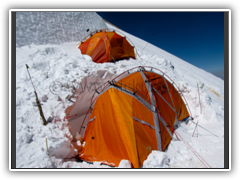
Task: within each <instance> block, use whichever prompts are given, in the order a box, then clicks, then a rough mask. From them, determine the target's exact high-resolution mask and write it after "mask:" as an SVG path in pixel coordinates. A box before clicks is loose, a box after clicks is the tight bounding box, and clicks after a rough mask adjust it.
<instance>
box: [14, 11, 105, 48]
mask: <svg viewBox="0 0 240 180" xmlns="http://www.w3.org/2000/svg"><path fill="white" fill-rule="evenodd" d="M103 28H107V26H106V25H105V23H104V21H103V20H102V18H101V17H100V16H99V15H98V14H97V13H95V12H17V13H16V46H17V47H21V46H25V45H31V44H37V45H42V44H62V43H65V42H76V41H78V42H79V41H81V39H83V38H84V37H86V36H87V35H88V34H89V33H90V32H92V31H95V30H97V29H103Z"/></svg>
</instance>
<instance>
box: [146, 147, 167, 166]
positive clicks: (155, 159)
mask: <svg viewBox="0 0 240 180" xmlns="http://www.w3.org/2000/svg"><path fill="white" fill-rule="evenodd" d="M167 162H168V156H167V153H165V152H160V151H156V150H153V151H152V153H151V154H149V155H148V157H147V159H146V160H145V161H144V162H143V168H168V166H167Z"/></svg>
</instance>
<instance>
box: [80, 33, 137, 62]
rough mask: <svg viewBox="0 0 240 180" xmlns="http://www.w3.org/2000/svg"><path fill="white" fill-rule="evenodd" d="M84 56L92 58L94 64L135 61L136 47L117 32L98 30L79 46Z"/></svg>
mask: <svg viewBox="0 0 240 180" xmlns="http://www.w3.org/2000/svg"><path fill="white" fill-rule="evenodd" d="M78 48H79V49H80V50H81V52H82V54H87V55H89V56H91V58H92V60H93V62H96V63H105V62H111V61H116V60H120V59H127V58H133V59H135V53H134V47H133V46H132V45H131V44H130V43H129V42H128V40H127V39H126V37H122V36H120V35H119V34H117V33H116V32H115V31H109V30H98V31H95V32H93V33H91V35H90V37H89V38H88V39H86V40H85V41H82V42H81V44H80V45H79V46H78Z"/></svg>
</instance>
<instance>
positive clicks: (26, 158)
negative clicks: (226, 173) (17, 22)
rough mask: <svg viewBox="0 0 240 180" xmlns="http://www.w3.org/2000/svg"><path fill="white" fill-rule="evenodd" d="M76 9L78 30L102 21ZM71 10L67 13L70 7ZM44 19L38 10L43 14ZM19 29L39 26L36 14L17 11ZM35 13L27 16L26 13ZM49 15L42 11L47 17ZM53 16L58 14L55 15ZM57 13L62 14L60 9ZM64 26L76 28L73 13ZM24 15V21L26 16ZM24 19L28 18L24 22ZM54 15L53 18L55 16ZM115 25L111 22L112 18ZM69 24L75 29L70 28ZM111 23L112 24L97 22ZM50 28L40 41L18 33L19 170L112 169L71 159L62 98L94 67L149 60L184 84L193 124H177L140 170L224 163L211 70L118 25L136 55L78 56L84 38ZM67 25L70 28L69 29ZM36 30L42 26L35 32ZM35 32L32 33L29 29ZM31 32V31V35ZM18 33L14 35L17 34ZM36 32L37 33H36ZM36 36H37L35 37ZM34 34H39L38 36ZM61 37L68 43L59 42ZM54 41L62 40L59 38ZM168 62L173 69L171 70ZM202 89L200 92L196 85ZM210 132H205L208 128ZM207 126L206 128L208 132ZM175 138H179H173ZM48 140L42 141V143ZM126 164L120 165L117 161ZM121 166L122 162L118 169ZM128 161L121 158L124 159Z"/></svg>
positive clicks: (219, 86)
mask: <svg viewBox="0 0 240 180" xmlns="http://www.w3.org/2000/svg"><path fill="white" fill-rule="evenodd" d="M87 13H89V14H87V15H86V14H84V13H83V14H81V16H80V15H79V18H78V21H79V22H86V23H83V24H81V29H88V28H89V24H88V22H90V20H89V19H86V18H89V17H91V20H92V22H93V23H91V22H90V24H91V29H94V30H95V29H98V28H99V24H102V22H103V21H102V19H101V18H99V16H96V13H93V12H87ZM70 14H71V13H70ZM42 16H43V17H44V15H42ZM21 17H22V18H23V19H21V18H20V19H21V27H26V28H27V29H28V28H29V27H30V25H32V24H41V23H43V22H42V21H41V18H39V19H34V18H32V19H31V18H30V17H29V16H27V17H25V16H21ZM31 17H33V16H31ZM46 17H47V16H46ZM54 17H56V18H57V17H58V16H57V15H56V16H55V15H54ZM60 17H62V15H60ZM64 17H65V18H62V22H61V23H62V24H64V23H65V22H67V23H69V25H68V28H67V29H66V30H64V32H62V34H65V35H66V37H68V35H67V33H66V32H68V34H74V32H75V34H77V33H76V32H77V31H79V30H76V29H75V26H74V25H75V23H74V22H75V21H74V22H71V21H72V19H71V18H67V17H72V16H64ZM28 18H30V20H29V19H28ZM25 19H28V20H25ZM57 19H58V18H57ZM48 22H49V24H52V23H55V24H58V23H57V20H52V22H51V21H48V20H44V23H47V24H48ZM112 23H114V22H112ZM72 25H73V27H72ZM100 26H101V28H104V27H102V26H108V27H109V28H113V29H117V28H116V27H114V26H112V25H110V24H106V25H105V24H104V25H100ZM55 27H56V26H53V27H52V29H51V30H47V32H44V28H43V29H42V30H43V33H44V34H45V35H46V36H45V37H46V39H49V41H47V40H44V41H39V40H38V38H34V37H32V39H30V40H26V38H24V36H21V34H20V35H19V34H17V49H16V53H17V56H16V58H17V59H16V60H17V63H16V64H17V66H16V111H17V114H16V116H17V118H16V127H17V128H16V139H17V141H16V165H17V168H110V167H109V166H105V165H101V162H94V163H93V164H88V163H86V162H75V161H74V159H72V158H71V157H72V156H73V155H74V153H75V151H74V150H73V148H71V146H70V143H69V140H68V138H67V137H66V135H69V130H68V126H67V122H66V121H64V120H63V119H64V116H65V114H64V110H65V108H66V107H68V106H69V105H71V104H72V103H71V102H69V101H67V100H66V99H65V98H66V97H67V96H68V95H71V93H72V91H73V90H74V87H75V88H77V86H78V83H79V82H80V81H81V79H82V78H83V77H85V76H88V75H92V74H94V73H95V72H96V71H97V70H108V71H109V72H111V73H114V74H120V73H122V72H124V71H126V70H128V69H130V68H132V67H136V66H152V67H155V68H158V69H160V70H162V71H163V72H165V73H166V74H167V75H168V76H169V77H170V78H171V79H172V80H173V81H174V82H175V83H176V84H177V85H178V86H179V88H180V89H182V90H184V96H185V98H186V100H187V102H188V104H189V106H190V109H191V113H192V116H193V117H194V122H195V123H197V122H198V124H199V125H200V126H201V127H203V128H205V129H203V128H200V127H198V128H197V129H196V131H195V134H194V136H192V135H193V132H194V129H195V126H196V125H195V124H194V123H193V122H190V123H189V124H187V125H186V124H182V125H181V126H180V127H179V128H178V129H177V134H178V137H176V136H174V139H173V140H172V142H171V144H170V145H169V148H168V151H167V152H166V153H162V152H158V151H153V152H152V153H151V154H150V155H149V157H148V159H147V160H146V161H145V163H144V165H143V168H205V167H209V166H210V167H212V168H223V167H224V138H222V136H223V135H224V134H223V133H224V101H223V99H224V81H223V80H221V79H220V78H218V77H215V76H214V75H212V74H210V73H208V72H206V71H204V70H202V69H199V68H197V67H195V66H193V65H191V64H189V63H187V62H185V61H184V60H182V59H180V58H178V57H176V56H174V55H172V54H170V53H168V52H166V51H164V50H162V49H160V48H158V47H156V46H154V45H152V44H148V45H147V46H146V48H145V49H144V50H143V51H142V49H143V48H144V47H145V45H146V43H147V42H145V41H143V40H141V39H139V38H137V37H135V36H133V35H131V34H129V33H127V32H124V31H122V30H120V29H117V32H120V33H122V34H125V35H126V36H127V38H129V39H130V40H131V42H132V43H133V44H134V46H135V47H136V49H137V52H138V54H139V56H138V57H137V60H134V59H129V60H122V61H118V62H116V63H104V64H96V63H93V62H92V61H91V58H90V57H89V56H87V55H82V54H81V52H80V51H79V49H77V48H76V46H77V44H78V43H79V41H80V40H81V39H82V38H83V37H85V34H82V35H81V37H80V36H79V37H77V36H76V39H75V38H73V39H72V38H69V39H65V38H60V41H57V42H55V41H54V39H55V38H53V36H54V35H53V34H54V33H51V32H52V31H55V30H56V31H57V30H58V29H59V27H56V28H55ZM71 27H72V28H71ZM39 32H40V31H39ZM31 33H33V32H31ZM31 33H30V34H31ZM18 35H19V37H18ZM38 35H39V34H38ZM38 35H36V37H38ZM39 36H40V35H39ZM65 40H66V41H65ZM58 43H60V44H58ZM25 64H28V66H29V67H30V68H29V72H30V74H31V77H32V80H33V83H34V86H35V88H36V91H37V93H38V97H39V99H40V100H41V104H42V108H43V112H44V115H45V118H46V119H47V120H48V122H49V123H48V124H47V126H43V125H42V122H41V119H40V116H39V112H38V109H37V107H36V106H34V104H35V103H34V102H35V95H34V90H33V88H32V85H31V82H30V79H29V76H28V73H27V70H26V67H25ZM173 67H174V68H173ZM197 85H198V87H199V94H200V101H201V105H200V103H199V95H198V88H197ZM207 130H208V131H207ZM209 131H210V132H209ZM180 136H181V137H182V138H180V140H178V138H179V137H180ZM184 141H186V142H187V143H188V145H189V146H191V147H192V148H193V149H194V150H195V151H196V152H197V153H198V154H199V155H200V156H201V157H202V158H203V159H204V160H205V161H206V162H207V164H208V165H209V166H207V165H206V163H205V165H204V164H203V163H202V162H201V161H200V160H199V159H198V158H197V157H196V155H195V154H194V153H193V152H192V151H191V150H190V148H188V146H187V145H186V144H185V143H184ZM46 143H47V146H46ZM122 164H124V163H122ZM122 164H121V166H120V167H122ZM125 164H127V163H125Z"/></svg>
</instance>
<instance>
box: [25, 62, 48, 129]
mask: <svg viewBox="0 0 240 180" xmlns="http://www.w3.org/2000/svg"><path fill="white" fill-rule="evenodd" d="M26 68H27V72H28V75H29V78H30V80H31V82H32V78H31V76H30V73H29V71H28V69H29V67H28V65H27V64H26ZM32 86H33V89H34V94H35V97H36V103H37V106H38V110H39V114H40V116H41V118H42V121H43V125H44V126H46V125H47V121H46V119H45V117H44V114H43V111H42V107H41V104H40V102H39V99H38V96H37V92H36V89H35V87H34V85H33V82H32Z"/></svg>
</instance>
